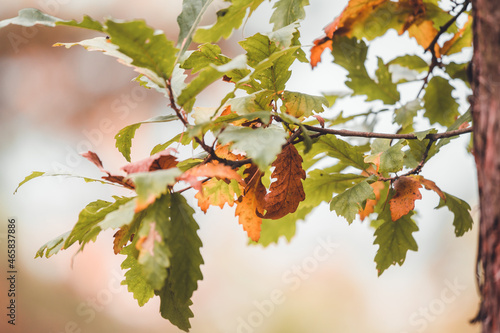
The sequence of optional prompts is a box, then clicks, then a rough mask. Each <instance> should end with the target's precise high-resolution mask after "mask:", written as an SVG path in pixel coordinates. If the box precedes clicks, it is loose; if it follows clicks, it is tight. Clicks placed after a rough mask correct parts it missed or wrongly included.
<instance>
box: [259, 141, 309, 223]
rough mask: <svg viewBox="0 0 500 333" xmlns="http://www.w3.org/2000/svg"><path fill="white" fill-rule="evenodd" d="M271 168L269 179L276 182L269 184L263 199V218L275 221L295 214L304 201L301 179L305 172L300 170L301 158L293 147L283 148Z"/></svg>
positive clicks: (303, 177) (304, 177)
mask: <svg viewBox="0 0 500 333" xmlns="http://www.w3.org/2000/svg"><path fill="white" fill-rule="evenodd" d="M272 166H273V167H274V171H273V173H272V175H271V177H272V178H274V179H276V181H275V182H273V183H271V187H270V188H269V193H268V194H267V195H266V197H265V209H266V214H265V215H264V216H263V217H264V218H266V219H273V220H277V219H280V218H282V217H283V216H285V215H287V214H289V213H293V212H295V211H296V210H297V207H298V206H299V203H300V202H301V201H302V200H304V199H305V197H306V196H305V193H304V187H303V185H302V179H306V172H305V171H304V169H303V168H302V157H301V156H300V154H299V152H298V151H297V148H295V146H293V145H287V146H285V148H283V151H282V152H281V153H280V154H279V155H278V156H277V157H276V160H275V161H274V162H273V164H272Z"/></svg>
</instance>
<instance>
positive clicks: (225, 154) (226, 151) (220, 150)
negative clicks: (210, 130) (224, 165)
mask: <svg viewBox="0 0 500 333" xmlns="http://www.w3.org/2000/svg"><path fill="white" fill-rule="evenodd" d="M230 148H231V143H228V144H225V145H218V146H217V147H216V148H215V155H217V156H218V157H220V158H225V159H226V160H231V161H240V160H243V159H245V156H243V155H240V154H238V155H237V154H234V153H233V152H231V149H230Z"/></svg>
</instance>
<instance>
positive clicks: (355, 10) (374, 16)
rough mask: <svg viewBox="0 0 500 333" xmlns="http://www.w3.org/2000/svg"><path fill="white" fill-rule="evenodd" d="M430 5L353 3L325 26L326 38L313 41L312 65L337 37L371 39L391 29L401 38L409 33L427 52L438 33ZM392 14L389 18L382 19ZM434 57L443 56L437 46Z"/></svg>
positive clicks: (376, 0) (412, 0) (403, 0)
mask: <svg viewBox="0 0 500 333" xmlns="http://www.w3.org/2000/svg"><path fill="white" fill-rule="evenodd" d="M429 6H431V4H428V3H424V1H423V0H399V1H398V2H394V1H390V0H350V1H349V3H348V4H347V6H346V8H345V9H344V10H343V11H342V13H341V14H340V15H339V16H338V17H337V18H335V20H333V22H332V23H330V24H329V25H328V26H326V27H325V29H324V31H325V35H326V36H323V37H321V38H318V39H316V40H315V41H314V46H313V47H312V48H311V66H312V67H313V68H314V67H316V65H317V64H318V63H319V62H320V61H321V54H322V53H323V51H324V50H325V49H327V48H328V49H330V50H331V49H332V43H333V40H334V37H335V36H347V37H353V36H354V37H356V38H357V39H362V38H367V39H368V40H372V39H373V38H375V37H377V36H381V35H383V34H384V33H385V32H386V31H387V30H388V29H391V28H392V29H395V30H397V32H398V34H399V35H402V34H403V33H404V32H406V31H408V34H409V36H410V37H413V38H415V39H416V41H417V43H418V44H419V45H421V46H422V47H423V48H424V49H425V48H427V47H428V46H429V45H430V43H431V42H432V40H433V39H434V37H435V36H436V35H437V33H438V31H437V29H436V28H435V27H434V23H433V21H432V17H431V16H432V15H433V14H432V13H429V12H428V10H427V8H428V7H429ZM388 14H389V17H390V19H384V20H383V22H380V19H381V18H382V17H386V16H387V15H388ZM434 52H435V55H436V56H437V57H440V54H441V53H440V48H439V45H437V43H436V45H435V48H434Z"/></svg>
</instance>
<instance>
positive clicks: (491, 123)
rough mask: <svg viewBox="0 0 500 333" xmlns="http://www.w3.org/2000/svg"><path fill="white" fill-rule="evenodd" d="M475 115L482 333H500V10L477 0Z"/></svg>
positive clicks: (486, 0)
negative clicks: (481, 275)
mask: <svg viewBox="0 0 500 333" xmlns="http://www.w3.org/2000/svg"><path fill="white" fill-rule="evenodd" d="M473 15H474V56H473V61H472V63H473V66H472V74H473V79H472V88H473V91H474V94H473V99H472V111H473V120H474V156H475V159H476V165H477V173H478V185H479V200H480V213H481V218H480V224H479V248H478V264H479V265H480V266H479V267H480V268H481V269H482V273H483V274H484V276H483V277H481V281H480V293H481V298H482V303H481V307H480V310H479V314H478V317H477V320H479V321H481V322H482V332H483V333H500V6H499V3H498V0H473Z"/></svg>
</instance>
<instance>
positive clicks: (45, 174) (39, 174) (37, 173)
mask: <svg viewBox="0 0 500 333" xmlns="http://www.w3.org/2000/svg"><path fill="white" fill-rule="evenodd" d="M38 177H69V178H79V179H83V180H84V181H85V182H86V183H94V182H97V183H101V184H106V185H115V186H120V185H117V184H116V183H112V182H108V181H105V180H102V179H94V178H88V177H84V176H80V175H74V174H71V173H54V172H42V171H33V172H32V173H31V174H30V175H28V176H26V177H25V178H24V180H23V181H21V182H20V183H19V185H18V186H17V187H16V189H15V190H14V194H16V193H17V190H19V188H20V187H21V186H22V185H24V184H26V183H27V182H29V181H30V180H32V179H35V178H38Z"/></svg>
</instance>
